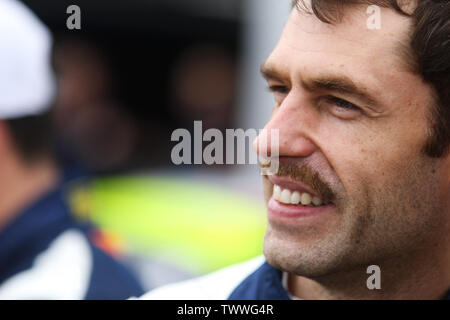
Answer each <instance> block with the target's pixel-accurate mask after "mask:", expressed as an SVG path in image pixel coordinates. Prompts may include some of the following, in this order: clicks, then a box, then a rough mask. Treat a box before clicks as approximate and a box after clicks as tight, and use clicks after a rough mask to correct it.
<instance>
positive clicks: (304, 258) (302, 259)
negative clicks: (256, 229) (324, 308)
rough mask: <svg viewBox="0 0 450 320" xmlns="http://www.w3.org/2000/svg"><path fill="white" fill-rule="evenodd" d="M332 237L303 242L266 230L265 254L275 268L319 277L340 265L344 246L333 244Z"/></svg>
mask: <svg viewBox="0 0 450 320" xmlns="http://www.w3.org/2000/svg"><path fill="white" fill-rule="evenodd" d="M332 245H335V243H334V242H333V241H327V242H323V243H311V242H310V243H305V242H296V241H289V240H287V239H280V238H277V237H275V236H273V234H271V233H270V231H268V233H267V234H266V237H265V239H264V256H265V258H266V260H267V262H268V263H269V264H270V265H271V266H273V267H274V268H276V269H278V270H282V271H285V272H289V273H292V274H295V275H297V276H302V277H307V278H312V279H313V278H320V277H323V276H326V275H329V274H332V273H334V272H337V271H339V270H341V269H342V268H343V264H345V261H346V259H343V258H344V257H345V255H346V254H345V252H344V251H345V250H337V248H333V247H332Z"/></svg>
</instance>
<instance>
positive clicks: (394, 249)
mask: <svg viewBox="0 0 450 320" xmlns="http://www.w3.org/2000/svg"><path fill="white" fill-rule="evenodd" d="M381 14H382V18H383V20H382V23H383V24H382V28H381V30H369V29H368V28H367V27H366V21H367V17H368V16H367V15H366V6H353V7H349V9H346V11H345V15H344V17H343V20H342V22H339V23H337V24H333V25H328V24H325V23H323V22H321V21H320V20H318V19H317V18H316V17H315V16H314V15H310V14H306V13H304V12H300V11H298V10H295V9H294V10H293V11H292V14H291V16H290V18H289V20H288V22H287V25H286V27H285V30H284V32H283V34H282V36H281V39H280V42H279V43H278V45H277V47H276V48H275V49H274V51H273V52H272V54H271V55H270V57H269V58H268V59H267V61H266V63H265V64H264V66H263V68H262V69H263V70H262V71H263V74H264V76H265V77H266V79H267V81H268V85H269V87H270V88H271V90H272V91H273V92H274V96H275V100H276V105H275V107H274V111H273V114H272V118H271V120H270V121H269V122H268V124H267V125H266V127H265V129H267V130H271V129H278V130H279V136H280V141H279V154H280V167H281V168H282V169H283V166H287V165H289V167H298V168H302V170H301V171H303V172H305V171H306V172H310V173H311V175H309V176H312V175H313V174H315V175H316V179H317V180H318V181H316V182H319V181H320V182H321V184H320V185H326V186H328V187H329V188H330V190H331V193H332V195H333V199H332V202H333V204H334V209H332V210H328V211H327V212H326V213H324V214H319V215H317V216H316V217H311V218H309V217H308V218H301V219H291V220H290V221H289V222H287V221H285V220H271V219H270V218H269V225H268V230H267V233H266V237H265V243H264V253H265V256H266V258H267V261H268V262H269V263H270V264H272V265H273V266H275V267H277V268H279V269H281V270H284V271H287V272H289V273H291V274H295V275H297V276H299V277H305V278H308V279H314V280H316V281H318V282H321V281H323V282H326V281H328V280H329V282H330V281H331V280H330V279H332V277H333V275H334V276H336V275H337V274H341V275H342V274H343V273H354V272H357V273H358V272H359V273H360V274H361V277H362V278H364V277H365V279H366V278H367V274H366V268H367V266H369V265H371V264H378V265H380V267H381V268H382V269H383V266H385V269H389V266H394V265H395V266H397V267H398V266H399V264H398V261H402V262H404V263H413V262H412V261H414V263H418V264H420V263H422V264H423V265H426V264H427V263H430V262H431V261H433V263H434V264H435V265H441V266H442V265H443V264H445V263H448V261H447V260H445V262H443V259H446V258H447V256H446V255H445V254H444V255H443V254H440V255H439V254H438V253H437V252H438V251H437V249H436V246H437V245H442V244H443V245H444V247H445V248H448V238H447V237H448V236H447V235H448V233H449V227H448V220H449V214H450V213H449V211H448V198H449V177H448V171H449V170H448V163H449V159H448V157H446V158H442V159H431V158H428V157H427V156H426V155H425V154H423V152H422V149H423V146H424V144H425V142H426V140H427V137H428V136H427V135H428V124H429V121H428V118H427V115H428V112H429V108H430V107H431V105H432V103H433V100H432V91H431V88H430V87H429V86H428V85H426V84H425V83H423V82H422V80H421V79H420V77H419V76H417V75H415V74H413V73H411V72H410V71H409V70H408V68H407V67H406V64H403V63H402V55H401V54H400V52H401V50H400V49H401V47H402V45H404V44H405V43H407V35H408V33H407V32H408V30H409V27H410V25H409V24H410V20H409V19H408V18H406V17H403V16H401V15H399V14H397V13H395V12H394V11H393V10H390V9H382V13H381ZM338 80H339V81H338ZM343 84H346V85H349V84H350V85H351V86H344V85H343ZM350 89H351V90H350ZM356 89H357V92H356ZM260 152H261V150H260ZM263 154H264V153H263ZM269 154H270V150H269ZM282 171H283V170H282ZM286 172H291V173H292V170H284V173H286ZM291 178H292V177H291ZM263 180H264V190H265V196H266V201H267V202H268V201H269V199H270V198H271V196H272V189H273V184H272V183H271V182H270V181H269V180H268V179H267V177H264V178H263ZM294 180H295V179H294ZM303 182H305V183H306V184H308V185H309V186H311V183H313V182H314V180H309V181H303ZM322 189H324V188H322ZM322 189H321V190H322ZM325 189H326V188H325ZM319 191H320V190H319ZM319 193H320V192H319ZM440 250H443V248H442V247H441V249H440ZM435 253H436V254H435ZM430 256H431V257H433V258H432V259H431V258H430ZM444 256H445V257H444ZM425 257H426V258H425ZM440 259H441V260H440ZM424 260H427V261H426V262H425V261H424ZM446 267H448V264H447V265H446ZM447 275H448V273H447ZM342 278H345V277H342ZM441 280H442V279H441ZM447 280H449V279H448V278H447V279H445V280H444V286H445V285H447V286H448V285H449V283H448V282H447V283H445V282H446V281H447ZM331 282H332V281H331ZM360 286H361V288H362V287H364V288H365V287H366V283H365V280H364V281H363V282H361V283H360ZM366 290H367V289H366Z"/></svg>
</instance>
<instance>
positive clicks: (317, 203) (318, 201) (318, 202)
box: [312, 197, 322, 206]
mask: <svg viewBox="0 0 450 320" xmlns="http://www.w3.org/2000/svg"><path fill="white" fill-rule="evenodd" d="M312 203H313V204H314V205H315V206H320V205H322V199H320V198H319V197H313V198H312Z"/></svg>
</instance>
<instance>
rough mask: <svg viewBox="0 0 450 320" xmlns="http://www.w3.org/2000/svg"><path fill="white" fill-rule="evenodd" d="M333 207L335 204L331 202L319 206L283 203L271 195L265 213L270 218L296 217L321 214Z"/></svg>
mask: <svg viewBox="0 0 450 320" xmlns="http://www.w3.org/2000/svg"><path fill="white" fill-rule="evenodd" d="M334 208H335V206H334V205H333V204H327V205H324V206H319V207H313V206H311V207H310V206H300V205H294V204H284V203H281V202H279V201H277V200H275V199H274V198H273V197H272V198H270V200H269V203H268V205H267V213H268V217H269V219H271V220H274V219H275V220H277V219H298V218H306V217H313V216H318V215H323V214H324V213H327V212H330V211H334Z"/></svg>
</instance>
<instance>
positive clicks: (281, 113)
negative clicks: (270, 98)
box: [253, 91, 317, 158]
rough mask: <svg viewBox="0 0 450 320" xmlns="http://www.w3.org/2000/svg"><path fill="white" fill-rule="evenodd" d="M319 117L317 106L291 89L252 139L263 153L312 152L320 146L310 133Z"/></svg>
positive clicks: (295, 154)
mask: <svg viewBox="0 0 450 320" xmlns="http://www.w3.org/2000/svg"><path fill="white" fill-rule="evenodd" d="M316 117H317V114H316V113H315V112H314V110H311V108H308V107H307V101H306V100H305V98H303V97H302V96H301V94H299V93H297V92H294V91H292V92H291V93H289V95H288V96H286V98H285V99H284V101H283V102H282V104H281V105H280V106H278V107H276V108H274V111H273V113H272V117H271V119H270V121H269V122H268V123H267V124H266V126H265V127H264V129H263V130H262V131H261V133H260V134H259V136H258V137H257V138H256V140H255V141H254V143H253V148H254V150H255V151H256V153H257V154H258V156H260V157H271V156H276V155H278V156H280V157H283V156H284V157H297V158H306V157H308V156H310V155H311V154H313V153H314V151H315V150H316V149H317V146H316V145H315V143H314V142H313V141H312V139H311V137H310V133H311V130H312V128H313V126H314V124H317V118H316ZM274 132H278V141H274V140H275V139H274V137H276V134H275V135H273V134H272V133H274ZM275 148H278V150H276V149H275ZM277 151H278V152H277Z"/></svg>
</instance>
